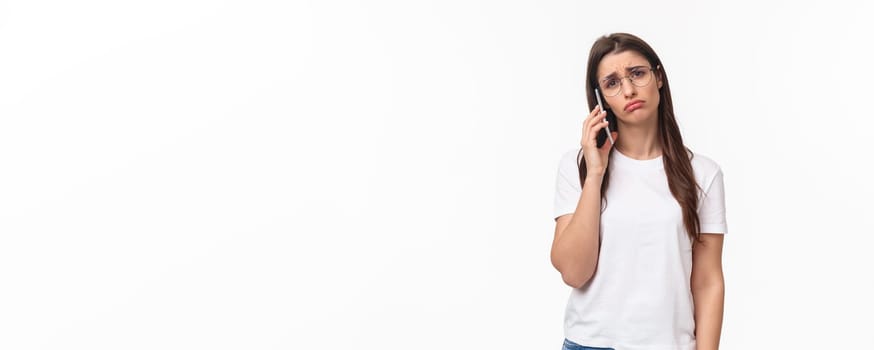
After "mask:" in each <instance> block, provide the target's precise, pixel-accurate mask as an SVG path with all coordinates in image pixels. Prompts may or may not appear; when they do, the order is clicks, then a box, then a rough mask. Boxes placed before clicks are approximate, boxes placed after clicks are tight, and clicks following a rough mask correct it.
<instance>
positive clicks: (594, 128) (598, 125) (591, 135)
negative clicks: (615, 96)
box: [587, 118, 608, 142]
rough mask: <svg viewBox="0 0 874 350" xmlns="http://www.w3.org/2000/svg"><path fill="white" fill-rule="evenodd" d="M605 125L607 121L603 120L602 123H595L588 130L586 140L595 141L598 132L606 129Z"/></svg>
mask: <svg viewBox="0 0 874 350" xmlns="http://www.w3.org/2000/svg"><path fill="white" fill-rule="evenodd" d="M607 124H608V123H607V120H606V118H605V119H604V121H603V122H600V123H595V124H594V125H592V126H591V127H590V128H589V135H588V136H587V139H588V140H597V138H598V132H599V131H601V129H603V128H606V127H607ZM593 142H595V141H593Z"/></svg>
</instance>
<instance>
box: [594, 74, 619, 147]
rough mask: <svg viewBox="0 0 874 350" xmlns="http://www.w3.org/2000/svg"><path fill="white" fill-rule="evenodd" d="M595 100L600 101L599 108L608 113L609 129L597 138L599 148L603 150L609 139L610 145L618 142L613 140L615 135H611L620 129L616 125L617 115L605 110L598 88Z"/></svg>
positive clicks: (601, 132)
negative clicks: (612, 131) (602, 147)
mask: <svg viewBox="0 0 874 350" xmlns="http://www.w3.org/2000/svg"><path fill="white" fill-rule="evenodd" d="M595 99H597V101H598V107H600V108H601V110H602V111H606V112H607V127H606V128H604V129H601V130H599V131H598V136H597V139H596V141H597V146H598V148H601V146H603V145H604V142H607V139H608V138H609V139H610V144H611V145H612V144H615V143H616V142H615V141H614V140H613V135H612V134H611V133H610V132H611V130H618V129H619V127H618V126H617V125H616V124H617V122H616V114H614V113H613V110H612V109H607V110H605V109H604V103H603V102H601V92H600V91H598V88H595Z"/></svg>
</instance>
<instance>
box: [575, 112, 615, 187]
mask: <svg viewBox="0 0 874 350" xmlns="http://www.w3.org/2000/svg"><path fill="white" fill-rule="evenodd" d="M606 127H607V112H604V111H602V110H601V107H599V106H595V109H593V110H592V112H591V113H589V116H588V117H586V120H584V121H583V138H582V140H580V146H582V148H583V159H584V160H585V162H586V173H587V175H586V176H603V175H604V172H605V170H606V169H607V162H608V160H609V154H610V149H611V148H613V144H612V143H611V142H610V140H609V139H608V140H607V141H605V142H604V144H603V145H601V148H598V146H597V144H598V141H597V140H598V132H599V131H600V130H601V129H603V128H606ZM610 134H611V135H613V140H614V141H615V140H617V139H618V138H619V133H617V132H616V131H613V132H611V133H610Z"/></svg>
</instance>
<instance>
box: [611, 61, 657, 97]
mask: <svg viewBox="0 0 874 350" xmlns="http://www.w3.org/2000/svg"><path fill="white" fill-rule="evenodd" d="M657 69H659V66H656V67H655V68H651V67H634V68H631V74H628V75H627V76H625V77H622V78H620V77H617V76H615V75H611V76H609V77H607V78H604V79H601V81H599V82H598V85H599V86H600V87H601V91H603V92H604V96H610V97H613V96H616V95H619V92H621V91H622V80H624V79H625V78H628V81H630V82H631V84H633V85H634V86H637V87H644V86H647V85H649V83H650V82H651V81H652V76H653V75H654V74H652V71H654V70H657Z"/></svg>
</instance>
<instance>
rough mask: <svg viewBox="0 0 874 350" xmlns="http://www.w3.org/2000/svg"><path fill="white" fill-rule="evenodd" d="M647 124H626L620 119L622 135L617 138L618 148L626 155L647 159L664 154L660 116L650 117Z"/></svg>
mask: <svg viewBox="0 0 874 350" xmlns="http://www.w3.org/2000/svg"><path fill="white" fill-rule="evenodd" d="M647 121H649V122H648V123H646V124H625V123H623V122H622V121H619V130H620V136H619V139H618V140H616V150H617V151H619V152H622V154H624V155H625V156H627V157H629V158H632V159H638V160H647V159H653V158H656V157H658V156H660V155H662V147H661V143H660V142H659V139H658V136H659V134H658V128H657V125H656V123H657V121H658V118H648V119H647Z"/></svg>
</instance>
